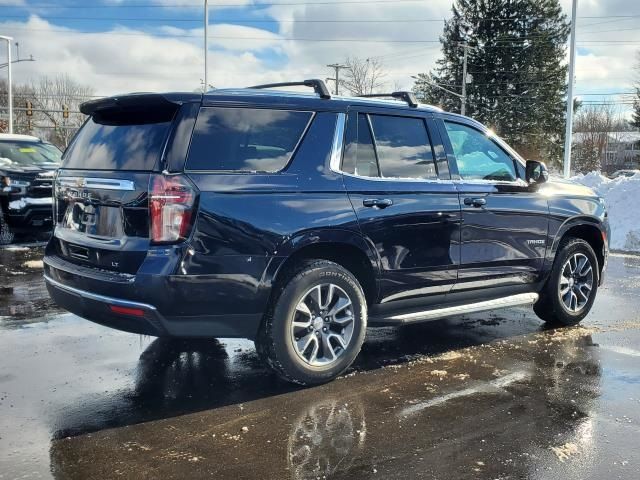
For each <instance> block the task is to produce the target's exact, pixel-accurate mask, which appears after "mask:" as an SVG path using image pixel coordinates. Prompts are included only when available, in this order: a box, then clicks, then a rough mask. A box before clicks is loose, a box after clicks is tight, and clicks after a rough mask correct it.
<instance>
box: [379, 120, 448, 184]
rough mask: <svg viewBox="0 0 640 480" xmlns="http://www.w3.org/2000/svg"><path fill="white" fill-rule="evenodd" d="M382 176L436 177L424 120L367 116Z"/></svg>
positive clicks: (433, 158)
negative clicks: (371, 128) (369, 119)
mask: <svg viewBox="0 0 640 480" xmlns="http://www.w3.org/2000/svg"><path fill="white" fill-rule="evenodd" d="M370 118H371V126H372V127H373V135H374V137H375V143H376V151H377V153H378V164H379V166H380V173H381V175H382V176H383V177H391V178H421V179H430V178H438V173H437V171H436V165H435V157H434V155H433V151H432V150H431V143H430V142H429V136H428V134H427V127H426V125H425V123H424V120H422V119H420V118H407V117H392V116H387V115H370Z"/></svg>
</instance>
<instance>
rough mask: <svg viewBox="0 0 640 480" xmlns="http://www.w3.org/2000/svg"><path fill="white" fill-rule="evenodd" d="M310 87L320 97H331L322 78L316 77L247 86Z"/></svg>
mask: <svg viewBox="0 0 640 480" xmlns="http://www.w3.org/2000/svg"><path fill="white" fill-rule="evenodd" d="M299 86H302V87H311V88H313V90H314V91H315V92H316V93H317V94H318V95H320V98H324V99H329V98H331V93H330V92H329V89H328V88H327V85H326V84H325V83H324V81H323V80H319V79H317V78H312V79H309V80H303V81H302V82H282V83H265V84H264V85H254V86H253V87H247V88H277V87H299Z"/></svg>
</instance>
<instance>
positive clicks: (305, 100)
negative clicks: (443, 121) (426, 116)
mask: <svg viewBox="0 0 640 480" xmlns="http://www.w3.org/2000/svg"><path fill="white" fill-rule="evenodd" d="M225 97H226V98H225ZM202 100H203V103H204V104H207V103H216V102H219V101H228V100H231V101H234V100H235V101H238V102H242V103H245V102H251V101H252V100H253V101H256V100H257V101H260V102H261V103H262V102H264V103H274V104H285V105H293V104H296V105H305V106H309V107H311V108H316V109H322V110H345V109H346V108H348V107H349V106H352V105H362V106H369V107H382V108H389V107H390V108H394V109H403V110H412V111H415V110H420V111H428V112H442V109H440V108H438V107H434V106H431V105H424V104H420V105H418V106H417V107H410V106H409V105H408V104H407V103H405V102H403V101H400V100H395V99H391V98H364V97H348V96H336V95H332V96H331V98H320V97H319V96H318V95H316V94H314V93H306V92H297V91H289V90H276V89H257V88H224V89H219V90H210V91H208V92H206V93H205V94H204V95H203V99H202Z"/></svg>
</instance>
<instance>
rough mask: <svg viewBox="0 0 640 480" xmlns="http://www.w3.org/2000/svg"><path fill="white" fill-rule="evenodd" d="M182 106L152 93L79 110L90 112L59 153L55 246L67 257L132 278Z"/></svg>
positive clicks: (146, 238) (145, 248)
mask: <svg viewBox="0 0 640 480" xmlns="http://www.w3.org/2000/svg"><path fill="white" fill-rule="evenodd" d="M179 109H180V102H179V101H175V100H169V99H167V98H166V97H164V96H161V95H157V94H139V95H129V96H124V97H119V98H113V97H112V98H108V99H102V100H98V101H94V102H90V103H87V104H84V105H83V112H84V113H87V114H89V115H91V117H90V118H89V120H88V121H87V122H86V123H85V125H84V126H83V127H82V128H81V129H80V131H79V132H78V134H77V135H76V137H75V138H74V140H73V142H72V143H71V145H70V146H69V148H68V149H67V151H66V152H65V154H64V156H63V164H62V168H61V169H60V170H59V171H58V174H57V177H56V181H55V192H54V199H55V203H54V215H55V221H56V228H55V232H54V237H53V239H52V243H53V245H52V246H53V248H54V249H55V251H56V252H57V254H58V255H59V256H61V257H63V258H64V259H65V260H67V261H70V262H73V263H77V264H80V265H84V266H90V267H97V268H100V269H105V270H110V271H114V272H121V273H131V274H133V273H136V272H137V271H138V268H139V267H140V265H141V264H142V262H143V260H144V258H145V256H146V255H147V251H148V249H149V246H150V243H151V240H150V217H149V185H150V182H151V183H152V184H154V182H155V180H154V178H155V177H156V176H159V173H158V172H160V169H161V168H162V166H161V155H162V152H163V151H164V149H165V145H166V143H167V139H168V138H169V135H170V132H171V130H172V125H173V122H174V119H175V118H176V115H177V113H178V111H179Z"/></svg>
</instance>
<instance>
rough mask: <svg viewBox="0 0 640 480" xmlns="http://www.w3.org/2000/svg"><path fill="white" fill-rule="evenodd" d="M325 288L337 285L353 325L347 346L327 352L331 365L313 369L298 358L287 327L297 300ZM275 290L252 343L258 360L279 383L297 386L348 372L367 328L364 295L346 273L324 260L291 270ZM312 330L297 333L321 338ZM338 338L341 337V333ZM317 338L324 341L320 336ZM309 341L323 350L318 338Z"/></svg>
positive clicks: (295, 309)
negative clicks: (286, 382)
mask: <svg viewBox="0 0 640 480" xmlns="http://www.w3.org/2000/svg"><path fill="white" fill-rule="evenodd" d="M329 284H331V285H334V286H337V287H338V289H336V291H337V290H339V291H340V292H341V294H345V295H346V298H347V300H349V301H350V302H351V303H350V305H351V307H350V309H347V310H345V311H346V312H347V313H348V314H351V316H352V317H353V320H352V322H353V324H352V327H351V322H349V325H350V327H349V328H350V333H351V334H350V335H349V341H348V342H347V344H346V348H341V347H340V346H338V347H337V348H338V352H339V353H338V354H335V351H334V348H331V353H332V354H333V356H334V357H335V360H332V363H329V364H327V365H320V366H318V365H312V364H310V363H308V361H305V360H304V359H303V358H302V354H299V353H298V352H297V350H296V347H294V342H295V338H297V337H295V335H294V334H293V333H292V332H293V331H294V330H293V327H292V325H293V321H294V316H295V315H297V313H296V312H299V310H297V306H298V305H299V302H301V301H303V300H304V299H305V298H307V295H308V294H309V292H310V291H312V290H313V289H314V288H318V287H319V286H322V287H320V288H328V287H327V285H329ZM276 288H277V290H276V292H274V299H273V301H272V302H271V305H270V306H269V309H268V310H267V312H266V313H265V317H264V319H263V323H262V326H261V328H260V331H259V332H258V336H257V338H256V340H255V343H256V351H257V352H258V354H259V355H260V356H261V357H262V359H263V360H265V361H266V363H267V364H268V365H269V366H270V367H271V368H272V369H273V370H274V371H275V372H276V373H277V374H278V375H279V376H280V377H281V378H282V379H284V380H286V381H288V382H292V383H297V384H299V385H316V384H320V383H325V382H328V381H330V380H333V379H334V378H336V377H337V376H338V375H340V374H341V373H343V372H344V371H345V370H346V369H347V368H349V366H350V365H351V364H352V363H353V361H354V360H355V358H356V357H357V355H358V353H359V352H360V348H361V347H362V343H363V341H364V337H365V333H366V328H367V303H366V300H365V296H364V292H363V290H362V287H361V286H360V284H359V283H358V280H357V279H356V278H355V277H354V276H353V275H352V274H351V272H349V271H348V270H346V269H345V268H343V267H342V266H340V265H338V264H337V263H334V262H330V261H328V260H312V261H307V262H304V263H302V264H300V265H298V266H297V268H294V269H292V270H291V271H290V272H289V273H288V274H287V275H286V278H285V280H284V281H283V282H282V283H281V284H280V286H279V287H276ZM327 310H328V308H327ZM313 317H314V314H310V315H309V318H313ZM320 319H321V320H322V318H320ZM316 320H317V317H316ZM312 328H315V327H311V326H309V329H310V330H309V332H311V333H306V330H302V332H303V334H302V337H305V338H306V335H314V334H315V335H318V338H320V335H321V334H320V333H319V332H318V331H317V330H313V331H312V330H311V329H312ZM322 330H324V328H323V329H322ZM340 335H342V336H344V330H342V333H341V334H340ZM334 336H335V335H334ZM302 337H301V338H302ZM322 338H325V337H324V336H322ZM314 342H316V343H317V345H318V347H317V348H319V349H320V348H325V347H323V346H322V345H324V344H323V343H322V341H321V340H314ZM329 343H331V339H330V340H329ZM333 347H335V346H333ZM303 353H304V352H303Z"/></svg>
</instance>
